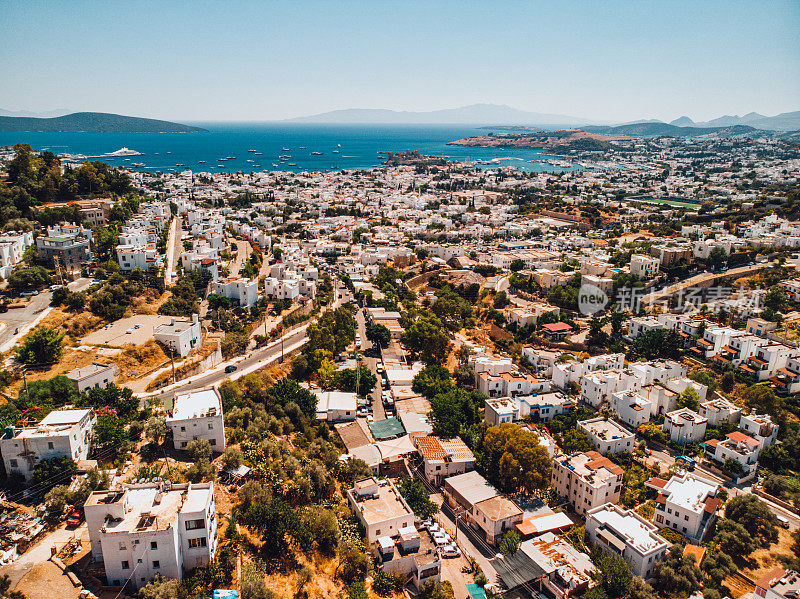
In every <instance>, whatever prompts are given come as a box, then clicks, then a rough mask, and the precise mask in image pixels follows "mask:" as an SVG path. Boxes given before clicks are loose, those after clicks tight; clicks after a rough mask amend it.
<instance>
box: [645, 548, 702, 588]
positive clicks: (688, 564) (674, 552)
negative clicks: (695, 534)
mask: <svg viewBox="0 0 800 599" xmlns="http://www.w3.org/2000/svg"><path fill="white" fill-rule="evenodd" d="M653 575H654V577H655V579H656V582H655V584H654V585H653V588H655V590H656V591H658V592H659V593H660V594H666V595H670V596H684V597H685V596H687V595H691V594H692V593H694V592H695V591H697V590H698V589H700V588H701V587H702V586H703V573H702V572H701V571H700V568H698V567H697V564H696V563H695V560H694V557H692V556H690V555H683V546H682V545H673V546H672V547H670V549H669V552H667V557H666V558H665V559H664V560H663V561H661V562H659V563H658V564H656V566H655V569H654V570H653Z"/></svg>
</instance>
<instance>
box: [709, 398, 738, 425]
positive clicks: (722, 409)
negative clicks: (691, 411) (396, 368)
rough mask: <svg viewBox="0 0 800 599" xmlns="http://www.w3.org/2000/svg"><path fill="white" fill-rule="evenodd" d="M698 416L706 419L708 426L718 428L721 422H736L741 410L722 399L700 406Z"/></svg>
mask: <svg viewBox="0 0 800 599" xmlns="http://www.w3.org/2000/svg"><path fill="white" fill-rule="evenodd" d="M700 415H701V416H703V417H704V418H707V419H708V426H710V427H712V428H716V427H718V426H719V425H720V424H722V423H723V422H732V423H735V422H738V421H739V418H740V416H741V415H742V409H741V408H740V407H738V406H737V405H735V404H734V403H732V402H730V401H728V400H727V399H725V398H724V397H719V398H717V399H712V400H709V401H706V402H703V403H701V404H700Z"/></svg>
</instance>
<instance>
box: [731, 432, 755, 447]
mask: <svg viewBox="0 0 800 599" xmlns="http://www.w3.org/2000/svg"><path fill="white" fill-rule="evenodd" d="M727 437H728V439H730V440H731V441H736V442H737V443H747V444H748V445H751V446H752V447H758V444H759V443H758V441H756V440H755V439H753V437H750V436H748V435H745V434H744V433H743V432H741V431H734V432H732V433H728V435H727Z"/></svg>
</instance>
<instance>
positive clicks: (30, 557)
mask: <svg viewBox="0 0 800 599" xmlns="http://www.w3.org/2000/svg"><path fill="white" fill-rule="evenodd" d="M88 535H89V531H88V528H87V527H86V522H84V523H83V524H81V525H80V526H79V527H78V528H75V529H72V528H69V529H68V528H67V527H66V525H61V526H59V527H58V528H57V529H55V530H54V531H53V532H51V533H50V534H48V535H45V536H44V538H42V539H40V540H39V541H38V542H37V543H36V545H34V546H33V547H32V548H31V549H28V551H26V552H25V553H23V554H22V555H21V556H20V557H19V559H18V560H17V561H15V562H14V563H13V564H11V565H10V566H2V567H0V576H2V575H3V574H8V576H9V578H11V588H14V586H15V585H16V584H17V582H19V580H20V579H21V578H22V577H23V576H25V574H27V573H28V572H30V571H31V569H32V568H33V567H34V566H35V565H36V564H38V563H41V562H44V561H47V560H49V559H50V548H51V547H52V546H53V545H58V546H59V548H60V547H61V546H62V545H64V543H66V542H67V541H69V540H71V539H72V538H76V537H80V538H83V537H87V538H88Z"/></svg>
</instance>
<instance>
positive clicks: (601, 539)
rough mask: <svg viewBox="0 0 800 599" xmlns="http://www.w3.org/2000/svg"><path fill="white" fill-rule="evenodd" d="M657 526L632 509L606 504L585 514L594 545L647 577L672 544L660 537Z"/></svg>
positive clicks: (587, 530) (638, 574) (589, 536)
mask: <svg viewBox="0 0 800 599" xmlns="http://www.w3.org/2000/svg"><path fill="white" fill-rule="evenodd" d="M657 532H658V527H657V526H655V525H653V524H652V523H651V522H648V521H647V520H645V519H644V518H642V517H641V516H640V515H639V514H637V513H636V512H634V511H633V510H625V509H623V508H621V507H619V506H618V505H614V504H613V503H607V504H605V505H601V506H600V507H596V508H594V509H591V510H589V511H588V512H587V513H586V535H587V537H588V540H589V542H590V543H592V544H593V545H597V546H598V547H601V548H602V549H603V550H604V551H607V552H609V553H612V554H615V555H619V556H621V557H623V558H624V559H625V561H627V562H628V564H629V565H630V567H631V572H632V573H633V575H634V576H640V577H642V578H644V579H645V580H647V579H649V578H650V577H651V576H652V574H653V569H654V568H655V566H656V564H658V563H659V562H660V561H661V560H662V559H664V557H665V555H666V553H667V549H669V546H670V543H669V542H667V541H666V540H665V539H663V538H662V537H660V536H659V535H658V534H656V533H657Z"/></svg>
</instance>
